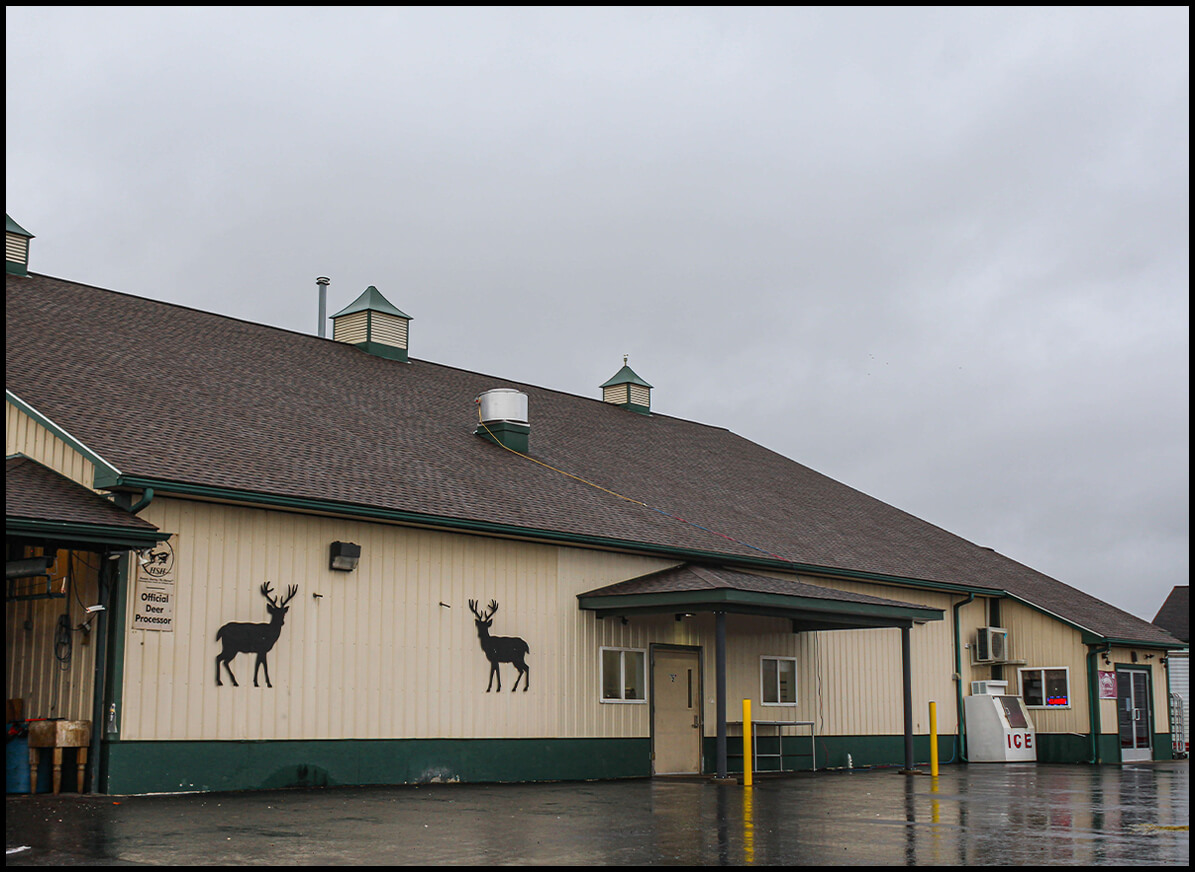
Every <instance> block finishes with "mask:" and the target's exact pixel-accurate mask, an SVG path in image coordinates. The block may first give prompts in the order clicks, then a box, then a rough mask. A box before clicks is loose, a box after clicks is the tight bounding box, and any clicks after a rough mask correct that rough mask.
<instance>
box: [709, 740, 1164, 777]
mask: <svg viewBox="0 0 1195 872" xmlns="http://www.w3.org/2000/svg"><path fill="white" fill-rule="evenodd" d="M726 747H727V770H728V771H729V772H732V773H735V774H740V773H742V771H743V743H742V739H741V738H739V737H737V736H731V737H729V738H727V740H726ZM779 750H780V749H779V747H778V745H777V743H776V739H775V738H774V737H760V739H759V751H760V754H761V759H760V760H759V761H758V762H757V763H756V767H755V769H756V771H757V772H767V771H775V770H777V769H779V768H783V770H784V771H786V772H793V771H796V772H800V771H806V770H809V769H811V768H812V765H811V762H812V761H811V757H810V747H809V738H808V737H807V736H799V737H798V736H792V737H786V738H785V740H784V748H783V751H784V756H783V760H782V761H781V759H779V758H778V757H777V756H775V755H777V754H778V752H779ZM703 751H704V754H705V759H704V763H703V765H704V767H705V770H704V771H705V772H707V773H713V772H716V771H717V768H718V766H717V741H716V740H715V739H712V738H708V737H707V738H706V740H705V746H704V749H703ZM1100 753H1101V756H1102V759H1101V762H1102V763H1119V762H1120V743H1119V740H1118V738H1117V736H1116V735H1114V734H1112V735H1109V734H1105V735H1101V736H1100ZM848 755H849V756H848ZM1153 756H1154V759H1155V760H1169V759H1170V758H1171V756H1172V755H1171V747H1170V735H1169V734H1167V733H1163V734H1159V735H1157V736H1155V737H1154V755H1153ZM904 759H905V744H904V737H903V736H818V737H817V768H818V769H846V768H848V767H854V768H860V767H864V766H903V765H904ZM913 759H914V761H915V763H916V764H917V765H919V766H925V765H928V764H929V736H914V737H913ZM938 762H939V763H940V764H941V765H943V766H945V765H947V764H948V763H957V762H959V760H958V742H957V737H956V736H954V734H946V735H941V736H939V737H938ZM1037 762H1039V763H1090V762H1091V737H1090V736H1089V735H1084V734H1075V733H1038V734H1037Z"/></svg>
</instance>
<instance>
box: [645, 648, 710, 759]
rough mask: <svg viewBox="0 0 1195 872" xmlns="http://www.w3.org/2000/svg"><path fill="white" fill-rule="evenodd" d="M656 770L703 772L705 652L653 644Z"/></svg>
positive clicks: (653, 722)
mask: <svg viewBox="0 0 1195 872" xmlns="http://www.w3.org/2000/svg"><path fill="white" fill-rule="evenodd" d="M651 702H652V772H654V773H655V774H656V775H682V774H691V773H692V774H696V773H700V772H701V734H702V728H701V653H700V652H699V651H687V650H672V649H667V648H653V649H652V656H651Z"/></svg>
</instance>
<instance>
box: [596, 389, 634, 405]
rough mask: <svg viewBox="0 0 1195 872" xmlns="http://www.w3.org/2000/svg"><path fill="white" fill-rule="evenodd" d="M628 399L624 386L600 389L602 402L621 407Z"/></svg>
mask: <svg viewBox="0 0 1195 872" xmlns="http://www.w3.org/2000/svg"><path fill="white" fill-rule="evenodd" d="M628 398H629V393H628V391H627V386H626V385H610V387H608V388H602V400H603V402H607V403H614V404H615V405H622V404H623V403H625V402H627V401H628Z"/></svg>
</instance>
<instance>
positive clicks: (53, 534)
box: [4, 517, 170, 551]
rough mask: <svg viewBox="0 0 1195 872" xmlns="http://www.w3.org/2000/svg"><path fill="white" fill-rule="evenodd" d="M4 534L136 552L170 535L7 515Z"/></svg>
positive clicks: (63, 544)
mask: <svg viewBox="0 0 1195 872" xmlns="http://www.w3.org/2000/svg"><path fill="white" fill-rule="evenodd" d="M4 536H5V538H11V539H28V540H36V541H42V542H53V543H56V544H59V545H62V546H67V547H69V546H73V545H76V544H81V545H104V546H106V547H107V548H108V550H112V551H136V550H138V549H141V548H149V547H151V546H153V545H156V544H157V543H159V542H162V541H164V540H166V539H169V538H170V534H169V533H163V532H162V531H161V530H157V529H153V530H134V529H130V528H128V527H118V526H106V525H103V524H82V523H77V522H68V521H46V520H37V519H33V518H10V517H5V519H4Z"/></svg>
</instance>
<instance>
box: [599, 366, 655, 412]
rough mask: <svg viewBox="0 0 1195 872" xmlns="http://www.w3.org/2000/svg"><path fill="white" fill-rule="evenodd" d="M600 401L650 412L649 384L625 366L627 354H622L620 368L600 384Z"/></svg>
mask: <svg viewBox="0 0 1195 872" xmlns="http://www.w3.org/2000/svg"><path fill="white" fill-rule="evenodd" d="M602 401H603V402H606V403H610V404H611V405H614V406H621V407H622V408H624V409H630V410H631V411H632V412H638V413H639V414H641V415H650V414H651V385H649V384H648V383H647V382H645V381H644V380H643V379H641V378H639V376H638V375H636V373H635V370H633V369H631V368H630V367H629V366H627V355H625V354H624V355H623V356H622V369H620V370H619V371H618V372H616V373H615V374H614V377H613V378H611V379H610V380H609V381H607V382H605V383H604V384H603V385H602Z"/></svg>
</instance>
